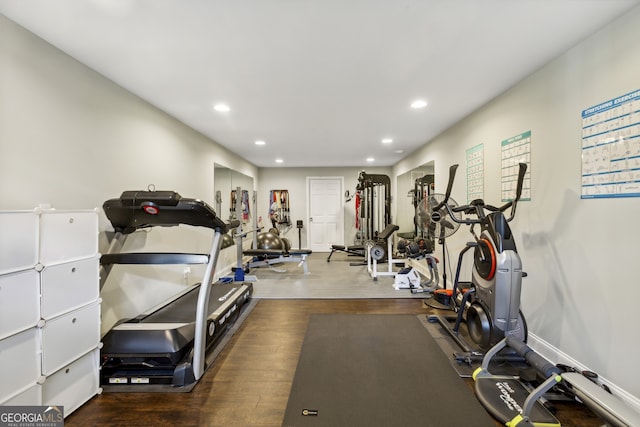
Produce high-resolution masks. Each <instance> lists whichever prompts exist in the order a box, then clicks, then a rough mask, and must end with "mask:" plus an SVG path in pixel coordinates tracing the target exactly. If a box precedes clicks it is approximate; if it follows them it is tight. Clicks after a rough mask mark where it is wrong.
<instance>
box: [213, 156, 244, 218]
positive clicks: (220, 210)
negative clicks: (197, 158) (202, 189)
mask: <svg viewBox="0 0 640 427" xmlns="http://www.w3.org/2000/svg"><path fill="white" fill-rule="evenodd" d="M213 168H214V169H213V189H214V193H215V194H214V202H215V204H214V209H215V211H216V213H217V214H218V215H219V216H220V217H221V218H223V219H227V220H228V219H232V218H237V216H236V215H237V214H236V213H235V209H233V208H234V207H235V206H233V205H232V203H233V201H234V197H236V195H235V194H234V193H232V192H235V190H236V189H237V188H238V187H240V188H241V189H242V190H243V193H244V192H245V191H246V193H245V194H244V196H243V195H242V194H241V195H240V197H245V198H248V200H246V203H243V205H244V209H245V211H244V212H243V216H244V218H237V219H247V217H250V216H251V212H250V211H249V210H250V209H251V197H252V195H253V178H251V177H250V176H247V175H245V174H243V173H240V172H237V171H235V170H233V169H230V168H228V167H226V166H223V165H219V164H218V163H215V164H214V166H213ZM245 222H246V221H245Z"/></svg>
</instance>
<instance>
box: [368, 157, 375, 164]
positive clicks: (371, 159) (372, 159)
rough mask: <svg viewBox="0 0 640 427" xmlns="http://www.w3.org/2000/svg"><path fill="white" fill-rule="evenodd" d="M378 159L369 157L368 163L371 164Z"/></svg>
mask: <svg viewBox="0 0 640 427" xmlns="http://www.w3.org/2000/svg"><path fill="white" fill-rule="evenodd" d="M375 160H376V159H374V158H373V157H367V162H369V163H371V162H373V161H375Z"/></svg>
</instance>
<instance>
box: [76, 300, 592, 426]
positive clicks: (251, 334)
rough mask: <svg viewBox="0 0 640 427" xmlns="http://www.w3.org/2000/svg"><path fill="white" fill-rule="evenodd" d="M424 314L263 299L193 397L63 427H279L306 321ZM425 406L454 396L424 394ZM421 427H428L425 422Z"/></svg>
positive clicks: (395, 306) (104, 402)
mask: <svg viewBox="0 0 640 427" xmlns="http://www.w3.org/2000/svg"><path fill="white" fill-rule="evenodd" d="M427 310H428V309H427V308H425V306H424V305H423V303H422V300H419V299H349V300H319V299H316V300H291V299H288V300H264V299H263V300H260V301H259V302H258V304H257V305H256V307H255V308H254V310H253V311H252V312H251V314H250V315H249V317H248V318H247V320H246V321H245V322H244V324H243V325H242V326H241V327H240V329H239V330H238V332H237V333H236V335H235V336H234V337H233V338H232V339H231V340H230V342H229V343H228V344H227V346H226V347H225V348H224V350H223V351H222V353H221V354H220V356H219V357H218V359H217V360H216V362H215V363H214V365H213V366H212V367H211V368H210V369H209V370H208V371H207V372H206V374H205V375H204V377H203V378H202V379H201V381H200V382H199V383H198V385H197V386H196V387H195V388H194V390H193V391H192V392H190V393H103V394H101V395H98V396H95V397H94V398H93V399H91V400H90V401H89V402H87V403H86V404H85V405H83V406H82V407H80V408H79V409H77V410H76V411H75V412H74V413H72V414H71V415H69V416H68V417H67V418H66V419H65V425H66V426H68V427H74V426H225V427H229V426H243V427H250V426H256V427H257V426H260V427H266V426H270V427H271V426H280V425H281V423H282V418H283V416H284V412H285V409H286V406H287V399H288V396H289V389H290V387H291V384H292V381H293V377H294V373H295V369H296V365H297V361H298V357H299V354H300V350H301V347H302V342H303V339H304V335H305V331H306V328H307V323H308V320H309V316H310V315H311V314H313V313H351V314H398V313H407V314H412V313H415V314H421V313H422V314H426V313H427ZM469 393H473V391H472V389H471V386H470V388H469ZM425 398H432V399H455V396H440V395H439V394H438V391H437V390H425ZM416 404H419V401H416ZM461 410H463V409H462V408H461ZM556 415H557V417H558V418H559V419H560V421H562V423H563V424H562V425H563V426H576V427H577V426H580V427H591V426H594V427H595V426H600V425H601V424H602V422H600V421H599V420H598V419H597V418H596V417H595V416H594V415H593V414H592V413H591V412H589V411H588V410H587V409H586V408H583V407H581V406H577V405H574V404H565V405H560V406H559V407H558V413H557V414H556ZM424 425H425V426H429V425H430V424H429V421H428V419H425V421H424ZM468 425H473V420H469V424H468ZM496 425H499V424H497V423H496ZM328 427H330V426H328Z"/></svg>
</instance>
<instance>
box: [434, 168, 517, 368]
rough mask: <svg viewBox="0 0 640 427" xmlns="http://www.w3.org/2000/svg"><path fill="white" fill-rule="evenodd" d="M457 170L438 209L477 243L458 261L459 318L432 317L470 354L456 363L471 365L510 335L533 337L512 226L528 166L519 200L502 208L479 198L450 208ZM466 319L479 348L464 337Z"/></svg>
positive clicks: (455, 298) (455, 300) (453, 303)
mask: <svg viewBox="0 0 640 427" xmlns="http://www.w3.org/2000/svg"><path fill="white" fill-rule="evenodd" d="M457 168H458V165H453V166H451V167H450V169H449V182H448V185H447V191H446V194H445V198H444V200H443V201H442V202H441V203H440V205H439V206H437V207H436V208H435V209H434V211H439V210H440V209H441V208H442V207H445V209H446V210H447V212H448V216H449V217H450V218H451V219H452V220H453V221H454V222H456V223H459V224H465V225H469V226H470V232H471V234H472V236H473V241H472V242H469V243H467V245H466V247H465V248H464V249H463V250H462V251H461V253H460V256H459V259H458V267H457V270H456V277H455V280H454V283H453V292H452V294H451V298H450V299H449V305H450V307H451V308H452V309H453V311H454V312H455V313H456V315H455V317H453V318H451V317H450V316H438V315H432V316H429V321H430V322H439V323H440V324H441V325H442V326H443V327H444V329H445V330H446V331H447V332H449V333H450V335H451V337H452V338H453V339H454V340H455V341H456V343H457V344H458V345H459V346H460V347H461V348H462V349H463V350H464V353H459V354H457V355H456V359H457V360H458V361H464V362H467V363H471V362H472V361H478V360H480V359H481V357H482V351H486V350H487V349H488V348H490V347H491V346H493V345H494V344H495V343H497V342H498V341H500V340H501V339H502V338H503V337H504V336H506V335H514V336H515V337H517V338H519V339H521V340H522V341H526V339H527V326H526V322H525V318H524V315H523V314H522V312H521V310H520V293H521V285H522V278H523V277H525V276H526V273H524V272H523V271H522V262H521V260H520V257H519V255H518V252H517V249H516V244H515V239H514V236H513V233H512V231H511V229H510V228H509V222H510V221H511V220H512V219H513V218H514V216H515V213H516V207H517V203H518V201H519V200H520V196H521V193H522V185H523V182H524V177H525V173H526V170H527V166H526V164H524V163H520V165H519V170H518V181H517V187H516V194H515V198H514V199H513V200H512V201H510V202H507V203H506V204H504V205H502V206H501V207H495V206H491V205H487V204H485V203H484V201H483V200H481V199H477V200H473V201H472V202H471V203H470V204H468V205H463V206H457V207H452V206H450V205H449V204H448V203H447V202H448V200H449V197H450V195H451V189H452V187H453V182H454V180H455V174H456V169H457ZM507 209H510V216H509V217H508V218H507V217H505V215H504V212H505V211H506V210H507ZM460 213H464V214H465V215H466V217H462V216H461V215H460ZM476 226H478V227H479V228H480V235H479V236H478V235H477V234H476V232H475V227H476ZM470 249H473V254H474V259H473V261H474V264H473V270H472V276H471V282H470V283H468V286H469V287H468V288H467V289H461V288H462V286H461V282H460V280H459V279H460V269H461V264H462V260H463V257H464V255H465V253H466V252H467V251H469V250H470ZM463 320H466V325H467V332H468V335H469V338H470V339H471V340H472V341H473V343H474V346H473V347H472V346H471V345H469V344H468V343H467V341H466V340H465V339H464V338H463V336H462V334H461V331H460V326H461V323H462V321H463ZM452 322H454V326H453V327H451V323H452ZM479 350H480V351H479Z"/></svg>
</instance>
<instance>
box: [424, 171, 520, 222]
mask: <svg viewBox="0 0 640 427" xmlns="http://www.w3.org/2000/svg"><path fill="white" fill-rule="evenodd" d="M518 167H519V169H518V183H517V185H516V197H515V198H514V199H513V200H511V201H509V202H507V203H505V204H504V205H502V206H500V207H495V206H492V205H485V204H484V202H483V201H482V200H474V201H473V202H471V204H468V205H462V206H457V207H454V208H452V207H451V206H450V205H449V204H448V203H447V202H448V201H449V198H450V197H451V190H452V189H453V182H454V180H455V176H456V170H457V169H458V165H451V166H450V167H449V182H448V183H447V191H446V193H445V196H444V199H443V200H442V201H441V202H440V203H438V205H437V206H436V207H434V208H433V210H434V211H438V210H440V209H442V207H443V206H444V207H445V208H446V209H447V212H448V213H449V216H450V217H451V219H452V220H453V222H457V223H458V224H466V225H473V224H479V223H481V222H482V218H484V217H485V214H484V211H485V210H487V211H490V212H504V211H506V210H507V209H509V208H511V215H510V216H509V218H508V219H507V222H509V221H511V220H512V219H513V218H514V217H515V214H516V206H517V204H518V201H519V200H520V197H521V196H522V186H523V184H524V176H525V174H526V173H527V165H526V164H525V163H519V164H518ZM459 212H464V213H466V214H475V215H476V216H477V219H473V218H464V219H461V218H456V216H455V215H454V213H459Z"/></svg>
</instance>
